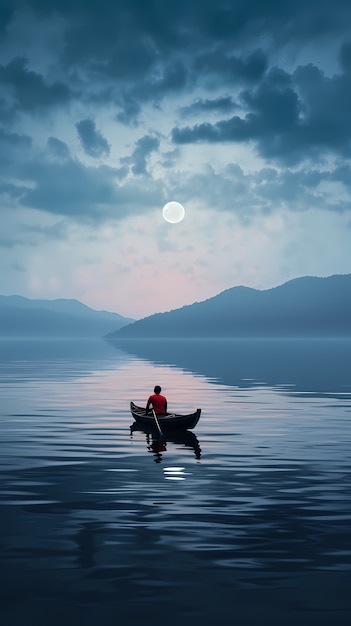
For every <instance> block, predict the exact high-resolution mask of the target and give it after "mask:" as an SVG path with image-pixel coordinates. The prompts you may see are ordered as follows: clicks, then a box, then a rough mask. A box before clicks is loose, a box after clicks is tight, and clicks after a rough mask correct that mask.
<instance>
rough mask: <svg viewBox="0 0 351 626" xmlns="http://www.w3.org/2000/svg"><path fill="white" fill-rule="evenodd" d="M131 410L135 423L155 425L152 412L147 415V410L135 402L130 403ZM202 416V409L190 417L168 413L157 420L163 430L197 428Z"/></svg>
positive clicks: (159, 416) (190, 414)
mask: <svg viewBox="0 0 351 626" xmlns="http://www.w3.org/2000/svg"><path fill="white" fill-rule="evenodd" d="M130 410H131V413H132V415H133V417H134V419H135V421H136V422H137V423H138V424H140V425H142V426H151V428H152V427H153V426H154V425H155V418H154V414H153V412H152V411H150V412H149V413H148V415H146V411H145V408H143V407H141V406H137V405H136V404H134V402H131V403H130ZM200 415H201V409H197V410H196V411H195V413H189V415H177V414H176V413H167V415H158V416H157V420H158V423H159V425H160V427H161V428H162V429H165V430H167V429H171V428H190V429H191V428H195V426H196V424H197V423H198V421H199V419H200Z"/></svg>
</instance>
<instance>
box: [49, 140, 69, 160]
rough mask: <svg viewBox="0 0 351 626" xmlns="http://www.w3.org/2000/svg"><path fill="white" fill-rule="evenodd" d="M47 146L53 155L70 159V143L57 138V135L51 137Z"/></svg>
mask: <svg viewBox="0 0 351 626" xmlns="http://www.w3.org/2000/svg"><path fill="white" fill-rule="evenodd" d="M47 147H48V150H49V152H50V153H51V154H52V156H54V157H56V158H57V159H63V160H65V159H68V158H69V157H70V149H69V147H68V145H67V144H66V143H65V142H64V141H61V140H60V139H57V137H49V138H48V141H47Z"/></svg>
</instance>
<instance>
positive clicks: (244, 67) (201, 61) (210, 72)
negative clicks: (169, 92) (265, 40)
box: [194, 45, 268, 85]
mask: <svg viewBox="0 0 351 626" xmlns="http://www.w3.org/2000/svg"><path fill="white" fill-rule="evenodd" d="M267 62H268V59H267V57H266V54H265V53H264V52H263V50H261V49H258V50H254V51H253V52H251V53H250V54H249V55H248V56H246V57H241V56H238V55H234V54H232V52H231V51H230V50H228V49H226V48H223V45H222V46H221V48H219V47H216V48H215V49H214V50H211V51H206V52H203V53H201V54H199V55H198V56H197V57H196V58H195V61H194V71H195V72H196V73H197V74H200V75H202V77H205V80H206V83H207V84H211V85H213V84H223V83H228V84H231V85H234V84H235V83H237V82H238V81H240V82H244V83H246V82H248V83H251V82H254V83H255V82H257V81H258V80H260V79H261V77H262V76H263V74H264V73H265V71H266V69H267V64H268V63H267Z"/></svg>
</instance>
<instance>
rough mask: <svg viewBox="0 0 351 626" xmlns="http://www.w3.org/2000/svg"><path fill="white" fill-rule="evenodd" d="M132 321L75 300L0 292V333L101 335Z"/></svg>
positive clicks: (48, 335)
mask: <svg viewBox="0 0 351 626" xmlns="http://www.w3.org/2000/svg"><path fill="white" fill-rule="evenodd" d="M133 321H134V320H133V319H131V318H127V317H123V316H122V315H118V313H110V312H108V311H95V310H94V309H91V308H90V307H88V306H86V305H85V304H83V303H82V302H79V301H78V300H66V299H60V300H30V299H29V298H23V297H22V296H0V337H72V338H73V337H76V338H80V337H103V336H104V335H106V334H107V333H109V332H112V331H115V330H116V329H119V328H121V327H122V326H125V325H126V324H130V323H132V322H133Z"/></svg>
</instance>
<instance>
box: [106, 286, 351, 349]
mask: <svg viewBox="0 0 351 626" xmlns="http://www.w3.org/2000/svg"><path fill="white" fill-rule="evenodd" d="M350 335H351V274H345V275H336V276H329V277H327V278H316V277H311V276H305V277H302V278H296V279H294V280H290V281H289V282H287V283H284V284H283V285H280V286H279V287H274V288H273V289H267V290H262V291H261V290H258V289H251V288H249V287H232V288H231V289H227V290H226V291H223V292H222V293H220V294H219V295H217V296H215V297H213V298H210V299H208V300H205V301H203V302H196V303H194V304H191V305H188V306H184V307H182V308H181V309H175V310H173V311H170V312H168V313H157V314H155V315H151V316H150V317H146V318H144V319H142V320H138V321H136V322H134V323H133V324H130V325H127V326H124V327H123V328H121V329H119V330H116V332H114V333H112V334H110V335H109V338H112V339H122V338H133V337H135V338H137V337H144V338H147V337H150V338H152V337H163V338H165V337H167V338H171V337H184V338H185V337H329V336H331V337H336V336H340V337H342V336H350Z"/></svg>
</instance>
